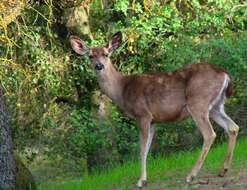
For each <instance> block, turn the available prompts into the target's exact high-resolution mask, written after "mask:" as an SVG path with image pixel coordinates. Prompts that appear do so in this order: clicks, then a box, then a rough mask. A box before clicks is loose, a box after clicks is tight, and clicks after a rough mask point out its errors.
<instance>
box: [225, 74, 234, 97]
mask: <svg viewBox="0 0 247 190" xmlns="http://www.w3.org/2000/svg"><path fill="white" fill-rule="evenodd" d="M227 78H228V84H227V87H226V90H225V94H226V97H227V98H229V97H231V96H232V95H233V82H232V78H231V77H230V75H229V74H227Z"/></svg>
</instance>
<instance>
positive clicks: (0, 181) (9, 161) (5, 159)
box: [0, 88, 16, 190]
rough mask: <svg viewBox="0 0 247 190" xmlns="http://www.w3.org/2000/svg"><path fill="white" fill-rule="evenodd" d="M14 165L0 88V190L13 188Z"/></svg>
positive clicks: (7, 119)
mask: <svg viewBox="0 0 247 190" xmlns="http://www.w3.org/2000/svg"><path fill="white" fill-rule="evenodd" d="M15 183H16V167H15V160H14V155H13V143H12V139H11V132H10V125H9V118H8V114H7V113H6V108H5V105H4V100H3V93H2V89H1V88H0V190H14V189H15Z"/></svg>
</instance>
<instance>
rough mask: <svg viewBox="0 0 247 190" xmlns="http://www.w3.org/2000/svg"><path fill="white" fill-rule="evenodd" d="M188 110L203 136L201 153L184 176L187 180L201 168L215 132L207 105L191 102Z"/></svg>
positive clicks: (192, 177) (190, 179)
mask: <svg viewBox="0 0 247 190" xmlns="http://www.w3.org/2000/svg"><path fill="white" fill-rule="evenodd" d="M188 110H189V112H190V114H191V116H192V118H193V120H194V121H195V123H196V125H197V127H198V129H199V130H200V132H201V134H202V136H203V146H202V151H201V154H200V156H199V158H198V160H197V161H196V163H195V165H194V166H193V167H192V169H191V171H190V173H189V174H188V176H187V178H186V181H187V182H191V181H192V180H193V179H194V178H195V177H196V176H197V173H198V172H199V170H200V169H201V167H202V165H203V162H204V160H205V158H206V156H207V154H208V152H209V149H210V147H211V145H212V144H213V142H214V139H215V137H216V134H215V132H214V130H213V127H212V125H211V123H210V121H209V112H208V107H201V105H200V104H195V105H194V104H191V105H188Z"/></svg>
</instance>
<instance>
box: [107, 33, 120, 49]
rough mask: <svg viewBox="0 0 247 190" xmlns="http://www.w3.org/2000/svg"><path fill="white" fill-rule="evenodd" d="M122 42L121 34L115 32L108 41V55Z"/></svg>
mask: <svg viewBox="0 0 247 190" xmlns="http://www.w3.org/2000/svg"><path fill="white" fill-rule="evenodd" d="M121 42H122V33H121V32H117V33H115V34H114V35H113V36H112V37H111V38H110V39H109V43H108V50H109V52H110V53H112V52H113V51H114V50H116V49H117V48H118V47H119V46H120V44H121Z"/></svg>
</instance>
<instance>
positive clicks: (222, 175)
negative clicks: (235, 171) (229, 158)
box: [219, 168, 228, 177]
mask: <svg viewBox="0 0 247 190" xmlns="http://www.w3.org/2000/svg"><path fill="white" fill-rule="evenodd" d="M227 171H228V169H227V168H222V169H221V170H220V173H219V177H224V176H225V175H226V172H227Z"/></svg>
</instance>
